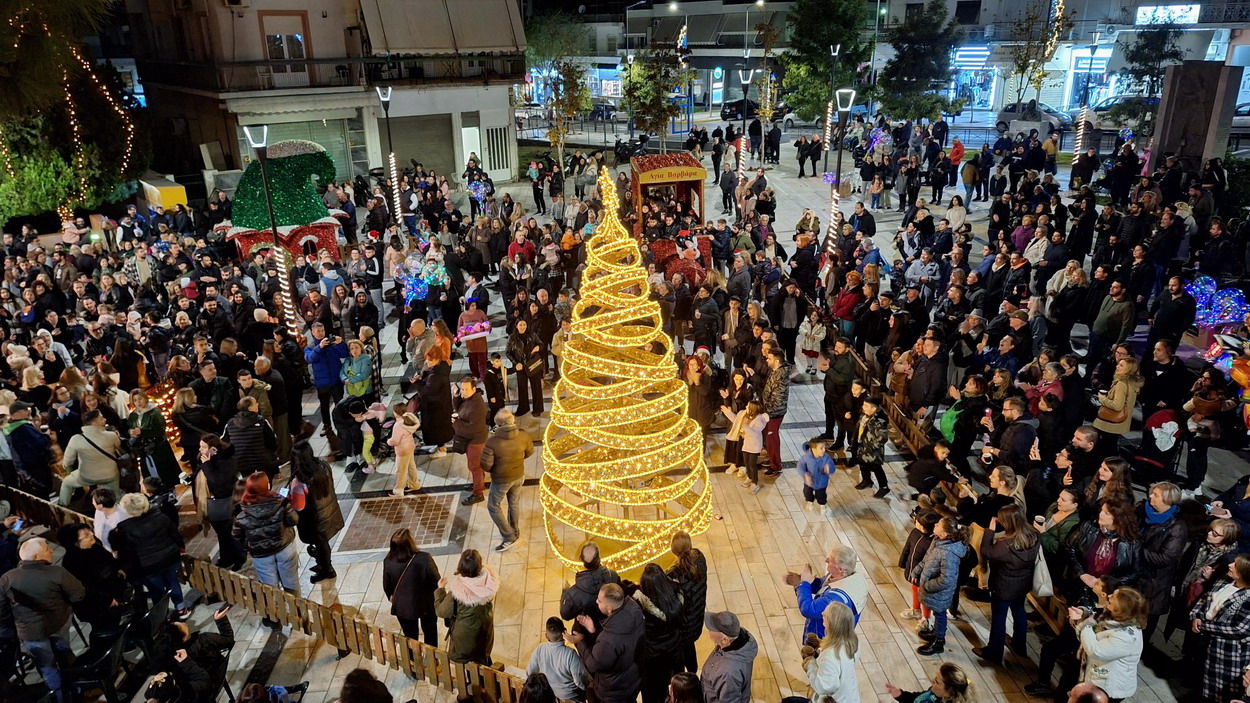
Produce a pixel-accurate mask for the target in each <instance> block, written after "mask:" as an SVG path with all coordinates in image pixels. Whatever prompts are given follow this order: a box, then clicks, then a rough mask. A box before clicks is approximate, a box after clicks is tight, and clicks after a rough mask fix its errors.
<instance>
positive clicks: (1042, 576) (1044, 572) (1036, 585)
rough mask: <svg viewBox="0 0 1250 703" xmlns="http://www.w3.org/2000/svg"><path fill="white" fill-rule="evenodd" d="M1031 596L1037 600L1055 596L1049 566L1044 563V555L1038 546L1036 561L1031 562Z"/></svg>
mask: <svg viewBox="0 0 1250 703" xmlns="http://www.w3.org/2000/svg"><path fill="white" fill-rule="evenodd" d="M1033 595H1035V596H1037V597H1038V598H1049V597H1050V596H1053V595H1055V583H1054V580H1053V579H1052V578H1051V576H1050V566H1049V565H1048V564H1047V563H1046V554H1045V552H1044V550H1043V549H1042V548H1041V547H1040V546H1039V547H1038V548H1037V559H1036V560H1035V561H1034V562H1033Z"/></svg>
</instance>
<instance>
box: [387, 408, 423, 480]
mask: <svg viewBox="0 0 1250 703" xmlns="http://www.w3.org/2000/svg"><path fill="white" fill-rule="evenodd" d="M394 410H395V422H394V423H393V424H392V425H391V437H390V439H388V440H386V443H387V444H389V445H391V446H392V447H394V448H395V487H394V488H392V489H391V495H393V496H402V495H404V494H405V493H408V492H410V491H411V492H414V493H415V492H416V491H419V490H421V475H420V474H419V473H417V465H416V453H417V438H416V433H417V430H419V429H421V418H419V417H417V416H416V415H413V414H412V413H410V412H408V406H407V405H406V404H404V403H397V404H396V405H395V407H394Z"/></svg>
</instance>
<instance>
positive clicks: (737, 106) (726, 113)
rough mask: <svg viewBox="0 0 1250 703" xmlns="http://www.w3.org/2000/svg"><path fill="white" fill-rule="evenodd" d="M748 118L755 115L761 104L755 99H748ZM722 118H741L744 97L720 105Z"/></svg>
mask: <svg viewBox="0 0 1250 703" xmlns="http://www.w3.org/2000/svg"><path fill="white" fill-rule="evenodd" d="M746 104H747V114H746V117H747V119H751V118H752V117H755V111H756V109H757V108H759V105H758V104H757V103H756V102H755V101H754V100H747V101H746ZM720 118H721V119H722V120H727V121H729V120H740V119H742V99H741V98H739V99H737V100H731V101H729V102H727V103H725V104H724V105H721V106H720Z"/></svg>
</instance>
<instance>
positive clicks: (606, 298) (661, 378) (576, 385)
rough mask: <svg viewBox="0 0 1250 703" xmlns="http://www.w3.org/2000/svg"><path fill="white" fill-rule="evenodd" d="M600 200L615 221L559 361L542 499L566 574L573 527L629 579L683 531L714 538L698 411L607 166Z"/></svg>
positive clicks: (591, 262) (571, 562) (595, 244)
mask: <svg viewBox="0 0 1250 703" xmlns="http://www.w3.org/2000/svg"><path fill="white" fill-rule="evenodd" d="M599 191H600V193H601V194H602V196H603V203H604V209H603V212H604V215H603V219H602V221H601V222H600V224H599V226H598V227H597V228H596V229H595V235H594V237H592V238H591V239H590V240H588V241H587V243H586V252H587V264H586V273H585V276H584V281H585V282H584V283H583V285H582V288H581V298H580V299H579V300H578V302H577V304H576V305H575V306H574V309H573V320H574V321H573V326H572V329H573V337H572V339H570V340H569V341H568V342H567V343H566V344H565V348H564V349H565V351H564V353H563V354H562V355H561V357H560V364H561V368H560V371H561V373H560V380H559V381H558V382H557V384H556V389H555V394H554V400H553V404H552V411H551V422H550V424H548V426H547V429H546V431H545V441H544V445H543V465H544V473H543V477H542V482H541V488H540V501H541V503H542V506H543V522H544V526H545V528H546V531H547V538H548V541H549V542H550V544H551V547H552V549H553V551H555V553H556V554H557V556H558V557H559V558H560V559H561V561H563V562H564V563H565V564H566V565H568V566H570V567H573V568H579V567H580V564H581V561H580V558H579V555H578V553H577V552H578V547H579V544H574V543H568V542H566V541H565V540H564V538H563V537H564V536H565V534H566V533H567V532H568V531H569V529H570V528H571V529H572V530H575V531H578V532H581V533H583V534H584V536H585V537H586V538H588V539H595V540H597V541H598V543H599V545H600V550H601V555H602V559H603V563H604V564H605V565H607V566H608V567H609V568H612V569H615V570H617V571H629V570H631V569H635V568H637V567H640V566H642V565H644V564H646V563H648V562H650V561H652V560H653V559H655V558H657V557H659V556H661V555H663V554H664V553H666V552H667V551H668V549H669V545H670V542H671V540H672V537H673V534H674V533H675V532H677V531H679V530H684V531H686V532H689V533H691V534H696V533H700V532H703V531H705V530H706V529H707V528H708V525H709V524H710V519H711V489H710V486H709V484H708V471H707V466H706V464H705V463H704V458H703V434H702V430H701V429H700V428H699V425H698V423H696V422H695V421H694V420H693V419H691V418H690V417H689V414H688V412H687V409H688V403H689V399H688V391H687V389H686V385H685V383H684V382H683V381H682V380H681V379H679V378H678V377H677V374H676V368H675V365H674V363H673V357H672V342H671V340H670V339H669V337H668V335H666V334H664V332H663V330H662V329H661V322H660V309H659V305H658V304H657V303H656V302H655V301H653V300H651V299H650V295H649V289H648V286H647V278H646V271H645V270H644V269H643V268H642V264H641V262H642V255H641V252H640V251H639V248H638V243H637V242H636V241H635V240H634V239H633V238H632V237H630V236H629V235H628V234H627V233H626V230H625V228H624V226H623V225H622V224H621V222H620V220H619V218H618V216H617V208H618V206H619V201H618V197H617V193H616V187H615V184H614V183H613V181H612V178H611V177H610V175H609V174H608V169H602V170H601V171H600V175H599ZM561 528H563V529H561Z"/></svg>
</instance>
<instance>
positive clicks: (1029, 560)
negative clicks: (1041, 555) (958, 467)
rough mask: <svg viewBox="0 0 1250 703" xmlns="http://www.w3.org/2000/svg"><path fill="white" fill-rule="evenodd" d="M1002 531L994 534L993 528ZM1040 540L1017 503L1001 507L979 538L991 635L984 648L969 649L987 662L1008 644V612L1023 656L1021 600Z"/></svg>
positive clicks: (1025, 631) (1024, 627)
mask: <svg viewBox="0 0 1250 703" xmlns="http://www.w3.org/2000/svg"><path fill="white" fill-rule="evenodd" d="M999 527H1001V528H1002V530H1003V532H1002V534H1000V535H997V536H996V535H995V529H996V528H999ZM1039 549H1041V540H1040V539H1038V536H1037V531H1036V530H1034V529H1033V527H1032V525H1030V524H1029V521H1028V519H1027V518H1026V517H1025V516H1024V511H1022V510H1021V509H1020V506H1018V505H1015V504H1014V503H1013V504H1011V505H1007V506H1004V507H1002V508H1000V509H999V511H998V515H997V516H996V517H995V518H994V519H993V520H991V521H990V525H989V529H987V530H985V533H984V534H983V535H982V537H981V556H982V558H983V559H984V560H985V562H986V564H987V565H988V566H989V570H990V576H989V584H990V636H989V640H988V642H987V643H986V645H985V647H983V648H982V647H976V648H973V650H972V652H973V653H974V654H976V655H977V656H978V657H980V658H981V659H984V660H985V661H988V662H994V663H996V664H1001V663H1002V660H1003V649H1004V648H1005V646H1006V644H1007V614H1008V613H1011V619H1012V624H1013V626H1014V632H1012V637H1011V649H1012V651H1013V652H1015V653H1017V654H1020V655H1024V653H1025V652H1026V649H1025V639H1026V638H1027V636H1028V627H1029V624H1028V623H1029V621H1028V619H1026V618H1025V616H1024V599H1025V597H1027V596H1028V595H1029V591H1031V590H1032V589H1033V569H1034V565H1035V564H1036V562H1037V552H1038V550H1039Z"/></svg>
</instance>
